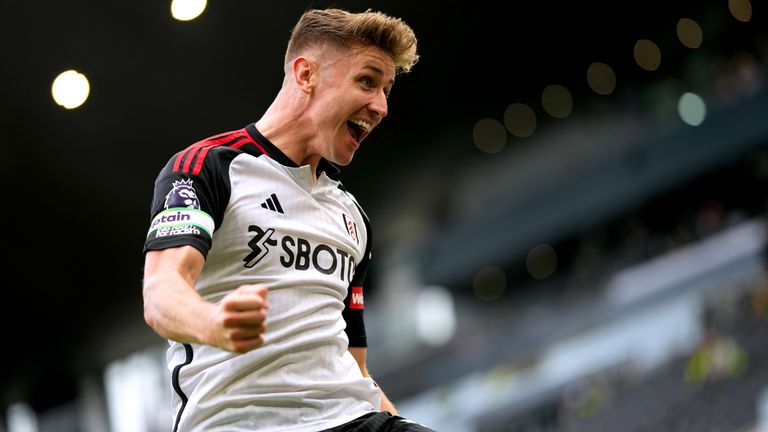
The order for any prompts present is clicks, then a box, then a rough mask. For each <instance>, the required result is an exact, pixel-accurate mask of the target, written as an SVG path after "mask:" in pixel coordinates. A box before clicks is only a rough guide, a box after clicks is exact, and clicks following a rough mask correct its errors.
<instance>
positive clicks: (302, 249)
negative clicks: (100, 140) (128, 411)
mask: <svg viewBox="0 0 768 432" xmlns="http://www.w3.org/2000/svg"><path fill="white" fill-rule="evenodd" d="M310 170H311V169H310V167H309V166H297V165H296V164H295V163H294V162H293V161H291V160H290V159H289V158H288V157H286V156H285V155H284V154H283V153H282V152H280V150H279V149H277V147H275V146H274V145H273V144H272V143H271V142H269V140H267V139H266V138H265V137H264V136H263V135H261V134H260V133H259V132H258V130H257V129H256V128H255V126H254V125H253V124H251V125H249V126H247V127H246V128H244V129H240V130H236V131H232V132H227V133H224V134H221V135H217V136H213V137H211V138H208V139H206V140H203V141H200V142H198V143H196V144H194V145H192V146H190V147H188V148H187V149H185V150H184V151H182V152H179V153H177V154H176V155H175V156H174V157H173V158H171V160H170V161H169V162H168V164H167V165H166V166H165V168H164V169H163V170H162V171H161V173H160V175H159V176H158V178H157V180H156V182H155V194H154V200H153V206H152V222H151V224H150V228H149V233H148V235H147V240H146V243H145V246H144V251H145V252H147V251H150V250H159V249H165V248H169V247H177V246H181V245H192V246H194V247H196V248H197V249H198V250H200V251H201V252H202V253H203V254H204V255H205V256H206V261H205V265H204V267H203V271H202V274H201V276H200V279H199V280H198V282H197V284H196V286H195V288H196V289H197V291H198V292H199V293H200V294H201V295H202V296H203V297H204V298H206V299H208V300H210V301H212V302H217V301H219V300H221V299H222V298H223V297H224V296H225V295H226V294H227V293H229V292H232V291H233V290H235V289H236V288H237V287H238V286H240V285H242V284H264V285H266V286H267V287H268V288H269V303H270V307H269V310H268V312H267V332H266V334H265V342H264V345H263V346H261V347H259V348H256V349H254V350H252V351H250V352H247V353H244V354H236V353H232V352H228V351H223V350H220V349H218V348H214V347H211V346H207V345H200V344H182V343H178V342H175V341H169V343H170V347H169V349H168V354H167V360H168V368H169V370H170V371H171V375H172V386H173V390H174V392H173V406H174V407H175V412H174V418H173V425H174V426H173V427H174V429H173V430H174V431H177V430H178V431H198V430H199V431H203V430H204V431H251V432H252V431H265V432H266V431H281V432H290V431H294V432H300V431H301V432H303V431H307V432H309V431H313V432H314V431H318V430H321V429H325V428H329V427H333V426H336V425H339V424H342V423H345V422H347V421H350V420H352V419H354V418H357V417H359V416H361V415H363V414H365V413H368V412H371V411H378V410H379V406H380V397H381V393H380V392H379V390H378V388H377V387H376V385H375V384H374V382H373V380H372V379H371V378H368V377H363V375H362V373H361V372H360V368H359V367H358V365H357V363H356V362H355V360H354V358H353V357H352V355H351V354H350V353H349V351H348V350H347V348H348V346H357V347H364V346H366V339H365V327H364V324H363V310H364V309H363V307H364V304H363V292H362V285H363V280H364V277H365V272H366V269H367V266H368V262H369V259H370V248H371V244H370V242H371V240H370V226H369V224H368V219H367V217H366V216H365V214H364V213H363V211H362V209H361V208H360V206H359V205H358V203H357V202H356V200H355V199H354V197H353V196H352V195H351V194H349V193H348V192H346V191H345V190H344V189H343V188H342V187H341V184H340V183H339V182H338V181H336V180H334V179H332V178H331V177H333V176H334V175H335V174H337V173H338V170H337V169H336V167H335V166H333V165H332V164H330V163H328V162H326V161H322V163H321V165H320V167H319V168H318V173H319V175H318V178H317V182H313V181H312V173H311V171H310Z"/></svg>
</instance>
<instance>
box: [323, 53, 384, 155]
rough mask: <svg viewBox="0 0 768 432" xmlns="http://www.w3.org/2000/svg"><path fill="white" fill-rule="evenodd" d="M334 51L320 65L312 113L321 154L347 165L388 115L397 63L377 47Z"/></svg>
mask: <svg viewBox="0 0 768 432" xmlns="http://www.w3.org/2000/svg"><path fill="white" fill-rule="evenodd" d="M331 52H332V53H333V54H331V58H330V59H329V60H326V61H324V62H322V63H320V64H319V68H318V71H319V81H318V85H317V87H316V93H315V96H316V100H315V101H314V105H313V108H312V110H313V112H314V115H315V118H316V119H318V123H319V124H318V126H319V132H320V134H321V141H320V143H321V144H320V146H321V148H320V149H318V151H319V153H320V154H321V155H322V156H323V157H324V158H325V159H327V160H330V161H332V162H334V163H337V164H339V165H347V164H349V163H350V162H351V161H352V157H353V156H354V154H355V151H356V150H357V149H358V148H359V147H360V143H361V142H362V141H363V140H364V139H365V137H367V136H368V134H369V133H370V132H371V131H372V130H373V128H375V127H376V126H377V125H378V124H379V123H380V122H381V120H382V119H383V118H384V117H385V116H386V115H387V96H388V95H389V92H390V90H391V89H392V84H393V83H394V79H395V64H394V62H393V60H392V58H391V57H390V56H389V55H388V54H387V53H385V52H384V51H382V50H381V49H379V48H376V47H358V48H354V49H352V50H348V51H346V52H343V53H341V54H338V52H337V51H334V50H331Z"/></svg>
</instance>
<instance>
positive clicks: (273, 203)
mask: <svg viewBox="0 0 768 432" xmlns="http://www.w3.org/2000/svg"><path fill="white" fill-rule="evenodd" d="M261 206H262V207H264V208H265V209H269V210H272V211H275V212H278V213H280V214H285V212H284V211H283V206H281V205H280V201H278V199H277V195H275V194H272V195H270V196H269V198H267V200H266V201H264V202H263V203H261Z"/></svg>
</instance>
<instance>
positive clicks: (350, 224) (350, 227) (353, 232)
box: [341, 213, 360, 244]
mask: <svg viewBox="0 0 768 432" xmlns="http://www.w3.org/2000/svg"><path fill="white" fill-rule="evenodd" d="M341 217H342V218H343V219H344V226H346V227H347V234H349V237H350V238H352V240H354V241H355V243H357V244H360V239H359V238H358V237H357V224H356V223H355V221H354V220H353V219H352V218H351V217H349V216H347V215H346V214H344V213H342V214H341Z"/></svg>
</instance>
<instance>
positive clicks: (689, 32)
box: [677, 18, 704, 49]
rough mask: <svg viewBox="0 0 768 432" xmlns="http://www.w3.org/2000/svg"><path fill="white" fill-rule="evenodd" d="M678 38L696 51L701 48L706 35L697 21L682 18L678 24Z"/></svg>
mask: <svg viewBox="0 0 768 432" xmlns="http://www.w3.org/2000/svg"><path fill="white" fill-rule="evenodd" d="M677 38H678V39H679V40H680V43H682V44H683V45H685V46H686V47H688V48H691V49H696V48H699V47H700V46H701V42H702V41H703V40H704V33H703V32H702V31H701V26H700V25H699V23H697V22H696V21H694V20H692V19H690V18H680V20H679V21H678V22H677Z"/></svg>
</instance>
